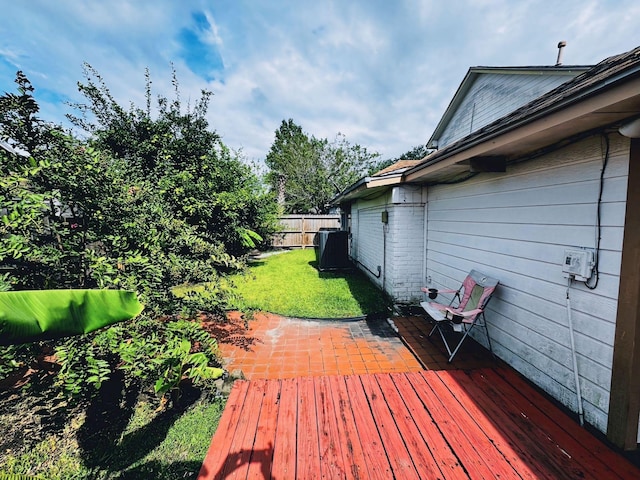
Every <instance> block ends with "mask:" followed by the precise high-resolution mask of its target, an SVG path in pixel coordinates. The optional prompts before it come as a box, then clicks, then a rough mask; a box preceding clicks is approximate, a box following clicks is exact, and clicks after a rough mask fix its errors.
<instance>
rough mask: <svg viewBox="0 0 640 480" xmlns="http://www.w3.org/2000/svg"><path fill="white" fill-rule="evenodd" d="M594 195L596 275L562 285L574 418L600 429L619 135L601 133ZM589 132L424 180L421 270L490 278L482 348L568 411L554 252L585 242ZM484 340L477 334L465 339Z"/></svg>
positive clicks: (617, 244)
mask: <svg viewBox="0 0 640 480" xmlns="http://www.w3.org/2000/svg"><path fill="white" fill-rule="evenodd" d="M611 137H612V138H611V154H610V160H609V165H608V167H607V170H606V173H605V182H604V192H603V197H602V217H601V218H602V237H601V238H602V239H601V244H600V247H601V251H600V281H599V284H598V286H597V288H596V289H595V290H593V291H591V290H588V289H587V288H586V287H585V286H584V284H582V283H577V282H574V283H573V285H572V287H571V290H570V298H571V306H572V316H573V322H574V328H575V341H576V350H577V356H578V367H579V371H580V382H581V388H582V395H583V402H584V410H585V419H586V421H587V422H589V423H591V424H592V425H594V426H595V427H597V428H598V429H599V430H601V431H603V432H604V431H606V425H607V411H608V405H609V389H610V381H611V364H612V358H613V341H614V332H615V318H616V308H617V295H618V285H619V275H620V262H621V248H622V237H623V227H624V218H625V200H626V190H627V173H628V152H629V144H628V141H626V140H625V139H622V138H621V137H619V136H617V135H612V136H611ZM603 150H604V148H603V146H602V143H601V139H600V137H592V138H589V139H586V140H583V141H581V142H579V143H576V144H573V145H571V146H567V147H565V148H563V149H561V150H558V151H555V152H552V153H549V154H547V155H545V156H543V157H540V158H538V159H535V160H529V161H526V162H522V163H519V164H515V165H511V166H509V167H508V170H507V173H504V174H482V175H479V176H477V177H475V178H473V179H471V180H469V181H467V182H464V183H461V184H457V185H448V186H446V185H442V186H434V187H430V189H429V192H428V204H427V207H426V208H427V209H428V212H427V217H428V223H427V229H428V236H427V238H428V241H427V269H426V276H427V279H428V280H430V282H431V285H433V286H435V287H448V288H452V287H457V286H459V284H460V282H461V281H462V279H463V278H464V276H465V275H466V273H467V272H468V271H469V270H471V269H472V268H476V269H478V270H481V271H483V272H485V273H487V274H488V275H491V276H494V277H496V278H498V279H499V280H500V287H499V289H498V290H497V291H496V295H495V297H494V299H493V300H492V301H491V303H490V304H489V307H488V311H487V320H488V323H489V333H490V335H491V340H492V344H493V348H494V352H495V353H496V354H497V355H498V356H499V357H500V358H502V359H503V360H505V361H506V362H507V363H509V364H510V365H512V366H513V367H514V368H515V369H516V370H518V371H520V372H521V373H522V374H524V375H525V376H526V377H527V378H529V379H530V380H532V381H533V382H535V383H536V384H537V385H539V386H540V387H541V388H543V389H544V390H545V391H546V392H548V393H549V394H551V395H552V396H553V397H555V398H556V399H558V400H559V401H560V402H561V403H563V404H564V405H566V406H568V407H569V408H571V409H572V410H574V411H577V399H576V394H575V382H574V377H573V369H572V360H571V351H570V339H569V329H568V321H567V306H566V290H567V280H566V279H565V278H564V277H563V274H562V267H561V263H562V260H563V253H564V250H565V248H567V247H573V246H581V247H591V248H592V247H594V245H595V227H594V225H595V221H596V207H597V198H598V188H599V176H600V171H601V166H602V158H603ZM476 338H477V339H478V341H480V342H483V343H484V342H485V340H484V336H483V335H476Z"/></svg>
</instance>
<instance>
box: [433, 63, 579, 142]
mask: <svg viewBox="0 0 640 480" xmlns="http://www.w3.org/2000/svg"><path fill="white" fill-rule="evenodd" d="M571 78H573V77H572V76H568V75H548V74H546V75H540V74H531V75H527V74H504V73H481V74H479V75H478V78H477V80H476V81H475V82H474V84H473V85H472V87H471V88H470V89H469V92H468V93H467V94H466V96H465V98H464V100H463V101H462V102H461V103H460V106H459V107H458V108H457V110H456V113H455V115H454V116H453V117H452V118H451V120H450V121H449V124H448V125H447V127H446V129H445V130H444V132H442V135H440V138H439V139H438V144H439V146H440V148H442V147H444V146H445V145H449V144H451V143H453V142H455V141H457V140H460V139H461V138H463V137H466V136H467V135H469V134H470V133H471V132H474V131H476V130H479V129H480V128H482V127H484V126H485V125H488V124H489V123H491V122H493V121H494V120H497V119H498V118H501V117H503V116H504V115H506V114H508V113H511V112H513V111H514V110H516V109H517V108H519V107H521V106H523V105H525V104H526V103H528V102H530V101H531V100H533V99H534V98H538V97H539V96H541V95H542V94H544V93H546V92H549V91H551V90H553V89H554V88H555V87H557V86H558V85H561V84H563V83H564V82H566V81H568V80H570V79H571Z"/></svg>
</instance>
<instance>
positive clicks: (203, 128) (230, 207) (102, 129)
mask: <svg viewBox="0 0 640 480" xmlns="http://www.w3.org/2000/svg"><path fill="white" fill-rule="evenodd" d="M146 78H147V89H146V100H147V101H146V108H145V109H142V108H136V107H134V106H131V108H130V109H129V110H126V109H124V108H123V107H121V106H120V105H119V104H118V103H117V102H116V101H115V100H114V98H113V96H112V95H111V93H110V91H109V89H108V87H107V86H106V85H105V84H104V82H103V80H102V78H101V77H100V75H99V74H98V72H96V70H95V69H93V68H92V67H91V66H90V65H85V82H84V83H79V84H78V86H79V88H80V91H81V92H82V93H83V94H84V95H85V98H86V99H87V103H86V104H80V105H76V107H77V109H78V110H79V112H80V114H81V115H80V116H69V118H70V119H71V120H72V121H73V122H74V123H75V124H76V125H78V126H80V127H82V128H84V129H86V130H87V131H88V132H90V133H91V134H92V136H93V138H95V142H96V147H97V148H99V149H100V150H101V151H104V152H108V153H109V154H110V155H112V156H113V157H115V158H117V159H121V160H122V162H123V165H124V167H125V168H126V171H127V173H128V174H130V173H131V172H132V171H134V172H139V175H140V177H141V178H144V179H146V180H148V181H150V182H151V184H152V185H153V186H154V187H155V188H156V189H157V190H158V192H159V194H160V198H161V200H162V203H163V206H164V207H165V208H166V209H167V215H169V214H171V215H173V216H174V217H175V218H177V219H179V220H183V221H184V222H186V223H187V224H188V225H190V226H192V227H194V231H195V233H196V234H197V235H198V236H200V237H201V238H202V239H204V240H205V241H208V242H211V243H220V244H221V245H223V247H224V250H225V251H226V252H227V253H229V254H231V255H241V254H243V253H245V252H246V251H247V249H249V248H253V247H254V246H255V243H254V240H256V239H258V240H259V239H262V238H267V237H268V236H269V235H270V234H271V233H273V231H274V228H275V220H276V205H275V202H274V199H273V198H272V196H271V195H270V194H268V193H267V192H266V191H264V190H263V188H262V186H261V183H260V181H259V179H258V178H257V176H256V175H254V174H253V173H252V171H251V169H250V168H249V167H248V166H247V165H245V164H244V163H243V162H242V161H241V158H240V157H239V156H238V155H234V154H233V153H232V152H231V151H230V150H229V149H228V148H227V147H226V146H225V145H224V144H223V143H222V142H221V140H220V137H219V135H218V134H217V133H216V132H215V131H212V130H210V129H209V125H208V121H207V119H206V115H207V111H208V106H209V100H210V97H211V92H208V91H204V90H203V91H202V93H201V97H200V98H199V99H197V100H196V101H195V104H194V106H193V107H192V108H188V109H187V111H186V113H183V112H182V104H181V102H180V96H179V89H178V81H177V78H176V74H175V72H174V74H173V85H174V88H175V99H174V100H172V101H170V100H169V99H167V98H165V97H159V98H158V101H157V112H158V113H157V118H152V116H151V103H152V102H151V80H150V77H149V73H148V72H147V74H146ZM247 232H251V234H247ZM253 233H255V235H253Z"/></svg>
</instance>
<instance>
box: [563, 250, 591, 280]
mask: <svg viewBox="0 0 640 480" xmlns="http://www.w3.org/2000/svg"><path fill="white" fill-rule="evenodd" d="M594 265H595V262H594V256H593V251H591V250H583V249H578V248H576V249H571V250H565V251H564V261H563V262H562V271H563V272H564V276H565V277H574V278H575V279H576V280H579V281H582V282H586V281H587V280H589V278H591V273H592V272H593V267H594Z"/></svg>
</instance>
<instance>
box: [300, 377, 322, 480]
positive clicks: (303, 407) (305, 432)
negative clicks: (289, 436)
mask: <svg viewBox="0 0 640 480" xmlns="http://www.w3.org/2000/svg"><path fill="white" fill-rule="evenodd" d="M316 412H317V410H316V395H315V384H314V382H313V379H312V378H311V377H301V378H300V379H299V380H298V437H297V438H298V442H297V452H298V454H297V459H296V460H297V463H296V475H297V478H309V479H314V478H320V446H319V438H318V423H317V413H316Z"/></svg>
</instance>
